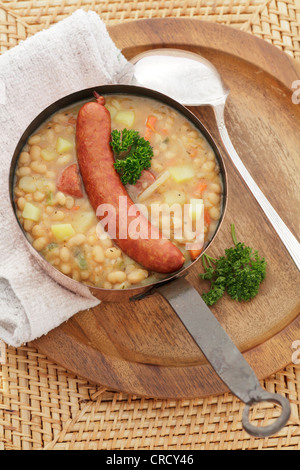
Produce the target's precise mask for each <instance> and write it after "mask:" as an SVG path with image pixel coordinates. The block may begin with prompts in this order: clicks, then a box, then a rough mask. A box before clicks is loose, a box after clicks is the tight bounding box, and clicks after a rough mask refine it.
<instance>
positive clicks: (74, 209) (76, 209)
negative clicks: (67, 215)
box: [71, 206, 80, 211]
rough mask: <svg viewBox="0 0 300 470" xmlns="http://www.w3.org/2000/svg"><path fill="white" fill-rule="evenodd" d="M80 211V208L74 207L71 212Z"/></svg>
mask: <svg viewBox="0 0 300 470" xmlns="http://www.w3.org/2000/svg"><path fill="white" fill-rule="evenodd" d="M79 209H80V206H73V207H72V209H71V210H72V211H78V210H79Z"/></svg>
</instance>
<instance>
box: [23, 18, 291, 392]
mask: <svg viewBox="0 0 300 470" xmlns="http://www.w3.org/2000/svg"><path fill="white" fill-rule="evenodd" d="M109 33H110V35H111V37H112V39H113V40H114V41H115V43H116V45H117V46H118V47H119V48H120V49H121V50H122V52H123V54H124V55H125V56H126V57H127V58H128V59H131V58H132V57H134V56H135V55H136V54H138V53H140V52H143V51H144V50H147V49H151V48H154V47H176V48H183V49H186V50H191V51H193V52H196V53H199V54H201V55H203V56H204V57H206V58H207V59H208V60H210V61H211V62H212V63H213V64H214V65H215V66H216V67H217V69H218V70H219V72H220V73H221V75H222V77H223V79H224V81H225V82H226V84H227V85H228V86H229V88H230V96H229V99H228V103H227V107H226V113H225V119H226V124H227V126H228V131H229V134H230V136H231V139H232V142H233V144H234V146H235V147H236V149H237V151H238V153H239V155H240V157H241V158H242V160H243V161H244V163H245V165H246V166H247V168H248V170H249V171H250V172H251V174H252V176H253V177H254V179H255V180H256V182H257V183H258V185H259V186H260V187H261V189H262V191H263V192H264V193H265V195H266V196H267V198H268V199H269V200H270V202H271V204H272V205H273V206H274V208H275V210H277V212H278V213H279V214H280V216H281V217H282V219H283V220H284V222H285V223H286V224H287V225H288V226H289V227H290V229H291V230H292V232H293V233H294V235H295V236H298V234H299V219H300V217H299V202H300V201H299V199H300V194H299V174H300V172H299V170H300V157H299V149H300V133H299V127H300V104H299V105H296V104H293V103H292V98H291V97H292V90H291V87H292V83H293V82H294V81H295V80H297V79H299V78H300V64H298V63H297V62H295V61H293V59H291V58H290V57H289V56H288V55H286V54H285V53H283V52H281V51H279V50H278V49H276V48H275V47H274V46H272V45H270V44H268V43H266V42H264V41H262V40H260V39H257V38H255V37H254V36H251V35H250V34H247V33H242V32H240V31H238V30H236V29H232V28H230V27H226V26H222V25H217V24H213V23H205V22H201V21H199V20H188V19H157V20H140V21H137V22H132V23H124V24H121V25H116V26H113V27H111V28H109ZM192 111H193V112H194V113H195V114H196V115H197V116H198V117H199V118H200V119H201V120H202V121H203V122H204V124H205V125H206V126H207V127H208V129H209V130H210V132H211V134H212V135H213V137H215V139H216V141H217V143H218V144H219V146H220V148H221V149H223V147H222V144H221V142H220V138H219V136H218V133H217V129H216V123H215V120H214V117H213V112H212V110H211V109H210V108H206V107H198V108H193V109H192ZM223 154H224V157H225V165H226V168H227V172H228V185H229V194H228V206H227V212H226V215H225V219H224V222H223V225H222V227H221V229H220V231H219V233H218V235H217V237H216V239H215V241H214V242H213V244H212V246H211V247H210V248H209V254H211V255H212V256H218V255H221V254H223V252H224V249H225V248H227V247H229V246H231V244H232V242H231V236H230V224H231V223H234V224H235V226H236V232H237V237H238V239H239V240H241V241H244V242H245V243H246V244H247V245H250V246H252V247H253V248H255V249H257V250H258V251H259V253H260V255H262V256H265V258H266V260H267V263H268V267H267V277H266V280H265V281H264V283H263V284H262V286H261V290H260V294H259V295H258V296H257V297H256V298H255V299H253V300H252V301H251V302H249V303H237V302H234V301H232V300H231V299H229V298H228V297H224V298H223V299H222V300H221V301H220V302H218V303H217V304H216V305H215V306H213V307H212V311H213V313H214V314H215V315H216V317H217V319H218V320H219V322H220V323H221V325H222V326H223V327H224V329H225V330H226V331H227V333H228V334H229V336H230V337H231V338H232V340H233V341H234V343H235V344H236V345H237V347H238V348H239V349H240V351H242V352H243V354H244V356H245V358H246V360H247V361H248V362H249V364H250V365H251V366H252V368H253V369H254V371H255V372H256V374H257V376H258V378H259V379H263V378H266V377H268V376H269V375H271V374H272V373H274V372H276V371H278V370H280V369H281V368H283V367H285V366H286V365H287V364H289V363H291V357H292V352H293V349H292V343H293V341H296V340H300V318H299V310H300V296H299V287H300V282H299V272H298V270H297V268H296V266H295V265H294V263H293V261H292V260H291V259H290V257H289V255H288V253H287V251H286V249H285V248H284V246H283V245H282V243H281V242H280V240H279V238H278V237H277V235H276V233H275V231H274V230H273V228H272V227H271V226H270V224H269V223H268V221H267V219H266V217H265V215H264V214H263V212H262V211H261V209H260V207H259V206H258V204H257V203H256V201H255V199H254V198H253V196H252V195H251V193H250V192H249V190H248V189H247V187H246V185H245V184H244V183H243V181H242V179H241V178H240V177H239V174H238V173H237V171H236V169H235V168H234V166H233V165H232V163H231V161H230V159H229V157H228V156H227V155H226V152H225V150H224V149H223ZM201 270H202V266H201V261H198V262H197V263H196V264H195V265H194V266H192V268H191V270H190V271H189V273H188V276H187V279H188V280H189V282H190V283H191V284H192V285H193V286H194V287H195V288H196V289H197V290H198V291H199V292H203V291H204V290H205V288H206V286H205V283H203V282H200V280H199V276H198V274H199V272H200V271H201ZM32 344H33V345H34V346H35V347H37V348H38V350H40V351H41V352H43V353H44V354H46V355H47V356H48V357H49V358H52V359H53V360H55V361H56V362H57V363H58V364H61V365H63V366H64V367H65V368H67V369H69V370H70V371H73V372H75V373H77V374H78V375H80V376H82V377H85V378H88V379H89V380H90V381H92V382H96V383H99V384H102V385H104V386H106V387H108V388H110V389H113V390H119V391H124V392H127V393H132V394H136V395H141V396H148V397H150V396H151V397H160V398H192V397H201V396H207V395H213V394H214V395H215V394H220V393H223V392H224V391H226V387H225V385H224V384H223V383H222V382H221V381H220V379H219V378H218V377H217V375H216V374H215V372H214V371H213V369H212V368H211V366H210V365H209V364H208V363H207V361H206V359H205V358H204V356H203V355H202V353H201V351H200V350H199V349H198V348H197V347H196V346H195V343H194V342H193V340H192V339H191V338H190V336H189V334H188V333H187V332H186V330H185V329H184V327H183V326H182V324H181V323H180V321H179V320H178V318H177V316H176V315H175V314H174V312H173V311H172V309H171V308H170V307H169V305H168V304H167V302H166V301H165V300H164V299H163V298H162V297H161V296H159V295H154V296H151V297H148V298H146V299H144V300H141V301H138V302H128V303H124V302H123V303H106V302H103V303H101V305H100V306H99V307H97V308H94V309H92V310H89V311H84V312H80V313H78V314H77V315H75V316H74V317H73V318H71V319H70V320H69V321H68V322H67V323H65V324H63V325H61V326H60V327H58V328H56V329H55V330H53V331H51V332H50V333H49V334H48V335H46V336H44V337H42V338H40V339H38V340H36V341H34V342H33V343H32Z"/></svg>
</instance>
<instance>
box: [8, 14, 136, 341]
mask: <svg viewBox="0 0 300 470" xmlns="http://www.w3.org/2000/svg"><path fill="white" fill-rule="evenodd" d="M131 78H132V66H131V65H130V64H129V63H128V62H127V60H126V59H125V58H124V56H123V55H122V53H121V52H120V50H119V49H117V47H116V46H115V44H114V43H113V41H112V40H111V38H110V36H109V34H108V32H107V30H106V27H105V25H104V23H103V22H102V21H101V19H100V18H99V17H98V15H97V14H96V13H94V12H91V11H90V12H87V13H86V12H84V11H83V10H77V11H76V12H75V13H74V14H73V15H71V16H70V17H68V18H67V19H65V20H63V21H61V22H60V23H58V24H56V25H54V26H52V27H51V28H49V29H47V30H44V31H41V32H39V33H37V34H36V35H34V36H33V37H31V38H28V39H26V40H25V41H23V42H22V43H21V44H19V45H18V46H16V47H15V48H13V49H12V50H10V51H7V52H5V53H4V54H3V55H2V56H0V149H1V151H0V168H1V172H0V227H1V230H0V339H2V341H4V342H5V343H7V344H9V345H12V346H15V347H18V346H20V345H21V344H23V343H27V342H28V341H31V340H33V339H36V338H38V337H40V336H42V335H44V334H46V333H48V332H49V331H50V330H52V329H53V328H55V327H57V326H58V325H60V324H61V323H62V322H64V321H66V320H68V319H69V318H70V317H71V316H72V315H74V314H75V313H76V312H78V311H81V310H84V309H87V308H91V307H94V306H96V305H97V304H98V303H99V300H97V299H95V298H94V297H93V296H91V294H90V293H89V290H88V289H87V288H86V292H85V291H84V292H83V296H81V295H76V294H74V293H72V292H70V291H68V290H66V289H64V288H63V287H61V286H60V285H58V284H57V283H56V282H55V281H53V280H52V279H50V278H49V277H48V275H47V274H45V273H44V272H43V271H42V270H41V268H40V267H39V266H38V265H37V264H36V261H34V259H33V258H32V256H31V255H30V254H29V251H28V249H27V247H26V244H25V243H24V240H23V236H22V235H21V234H20V233H19V232H18V230H16V226H15V221H14V220H13V215H12V210H11V207H10V201H9V197H8V183H7V182H8V175H9V167H10V161H11V157H12V155H13V152H14V149H15V147H16V145H17V143H18V141H19V138H20V136H21V135H22V133H23V132H24V130H25V129H26V127H27V126H28V125H29V124H30V122H31V121H32V120H33V119H34V117H35V116H36V115H38V114H39V113H40V112H41V111H42V110H43V109H44V108H46V107H47V106H48V105H49V104H51V103H52V102H54V101H56V100H58V99H59V98H61V97H63V96H65V95H68V94H70V93H73V92H75V91H78V90H80V89H83V88H89V87H93V86H97V85H104V84H112V83H129V82H130V81H131ZM85 295H86V297H85Z"/></svg>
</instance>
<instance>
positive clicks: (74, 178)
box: [56, 163, 83, 197]
mask: <svg viewBox="0 0 300 470" xmlns="http://www.w3.org/2000/svg"><path fill="white" fill-rule="evenodd" d="M56 187H57V189H58V191H62V192H63V193H65V194H69V195H70V196H74V197H83V193H82V190H81V181H80V175H79V171H78V167H77V165H76V163H73V164H72V165H70V166H68V167H67V168H65V169H64V170H63V172H62V173H61V175H60V176H59V178H58V180H57V183H56Z"/></svg>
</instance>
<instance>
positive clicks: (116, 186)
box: [76, 94, 185, 273]
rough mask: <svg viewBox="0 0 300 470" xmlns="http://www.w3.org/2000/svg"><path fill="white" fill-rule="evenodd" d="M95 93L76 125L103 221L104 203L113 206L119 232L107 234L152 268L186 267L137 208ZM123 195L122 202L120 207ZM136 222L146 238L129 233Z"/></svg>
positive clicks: (88, 186)
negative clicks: (121, 173) (120, 172)
mask: <svg viewBox="0 0 300 470" xmlns="http://www.w3.org/2000/svg"><path fill="white" fill-rule="evenodd" d="M95 96H96V101H91V102H88V103H86V104H84V105H83V106H82V107H81V109H80V110H79V113H78V118H77V124H76V147H77V158H78V164H79V170H80V173H81V177H82V181H83V184H84V187H85V191H86V193H87V196H88V198H89V200H90V203H91V205H92V207H93V209H94V211H95V212H96V214H97V216H98V218H99V219H100V220H102V219H103V218H104V215H103V214H102V215H101V216H99V207H101V205H103V204H105V205H107V204H109V205H111V206H112V207H114V209H115V214H116V220H115V226H116V231H115V233H114V234H111V233H110V232H109V229H108V233H109V235H110V236H111V238H112V239H113V240H114V241H115V243H116V244H117V245H118V246H119V248H120V249H121V250H122V251H123V252H124V253H125V254H127V255H128V256H129V257H130V258H132V259H134V260H135V261H136V262H137V263H139V264H141V265H142V266H144V267H145V268H146V269H148V270H150V271H155V272H159V273H172V272H175V271H177V270H179V269H180V268H181V267H182V266H183V263H184V261H185V259H184V256H183V254H182V253H181V251H180V250H179V249H178V248H177V247H176V246H175V245H174V244H173V243H172V242H171V241H170V240H168V239H167V238H164V237H163V236H162V234H161V233H160V231H159V230H158V229H157V228H155V227H154V226H153V225H151V224H150V222H149V221H148V219H147V218H146V217H144V216H143V215H142V214H141V213H140V212H138V210H136V211H135V209H137V207H136V206H135V204H134V202H133V201H132V199H131V198H130V197H129V195H128V193H127V191H126V188H125V187H124V185H123V184H122V182H121V179H120V177H119V175H118V173H117V171H116V170H115V168H114V155H113V151H112V149H111V146H110V139H111V121H110V113H109V111H108V110H107V109H106V108H105V106H104V105H105V99H104V97H102V96H99V95H97V94H95ZM122 196H123V197H122ZM121 197H122V199H121V200H122V201H123V203H122V208H121V209H120V207H121V205H120V198H121ZM124 201H125V205H124ZM132 214H135V215H132ZM137 221H139V223H140V226H142V227H143V228H144V229H145V228H147V236H146V237H145V238H144V236H145V235H143V236H141V237H138V238H136V237H133V236H132V234H131V232H130V227H131V226H132V224H133V226H134V224H135V223H136V222H137ZM124 224H126V234H125V235H126V236H124V233H123V235H122V236H121V229H123V230H124ZM143 233H145V232H143Z"/></svg>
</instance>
